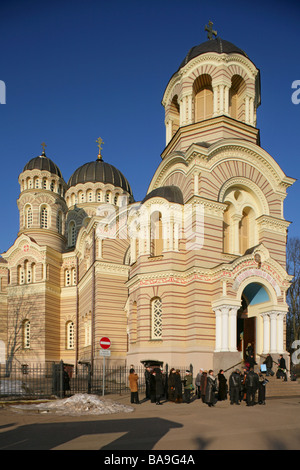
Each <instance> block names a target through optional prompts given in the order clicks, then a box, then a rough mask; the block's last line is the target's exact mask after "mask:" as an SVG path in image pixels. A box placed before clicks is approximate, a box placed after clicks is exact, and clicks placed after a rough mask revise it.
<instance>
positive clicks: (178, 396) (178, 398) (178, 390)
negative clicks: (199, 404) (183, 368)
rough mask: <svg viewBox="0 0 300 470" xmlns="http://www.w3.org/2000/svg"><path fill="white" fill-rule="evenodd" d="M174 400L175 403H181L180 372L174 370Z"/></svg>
mask: <svg viewBox="0 0 300 470" xmlns="http://www.w3.org/2000/svg"><path fill="white" fill-rule="evenodd" d="M174 398H175V403H182V382H181V376H180V370H179V369H176V371H175V378H174Z"/></svg>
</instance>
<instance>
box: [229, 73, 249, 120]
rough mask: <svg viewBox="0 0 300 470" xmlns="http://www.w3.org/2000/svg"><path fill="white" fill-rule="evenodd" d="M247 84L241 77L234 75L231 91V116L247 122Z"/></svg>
mask: <svg viewBox="0 0 300 470" xmlns="http://www.w3.org/2000/svg"><path fill="white" fill-rule="evenodd" d="M245 90H246V83H245V81H244V80H243V79H242V77H240V76H239V75H233V77H232V79H231V88H230V90H229V115H230V116H231V117H232V118H234V119H239V120H240V121H245V105H244V95H245Z"/></svg>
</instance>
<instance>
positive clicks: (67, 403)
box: [11, 393, 134, 416]
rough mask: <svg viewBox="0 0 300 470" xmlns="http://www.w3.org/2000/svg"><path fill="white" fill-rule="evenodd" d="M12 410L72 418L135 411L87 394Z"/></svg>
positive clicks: (16, 406)
mask: <svg viewBox="0 0 300 470" xmlns="http://www.w3.org/2000/svg"><path fill="white" fill-rule="evenodd" d="M11 408H13V409H15V410H16V411H35V412H39V413H55V414H59V415H71V416H82V415H103V414H113V413H124V412H125V413H131V412H132V411H134V408H133V407H132V406H127V405H122V404H121V403H118V402H115V401H112V400H108V399H104V398H100V397H99V396H97V395H89V394H85V393H82V394H77V395H73V396H72V397H69V398H64V399H61V400H55V401H51V402H46V403H37V404H30V405H14V406H12V407H11Z"/></svg>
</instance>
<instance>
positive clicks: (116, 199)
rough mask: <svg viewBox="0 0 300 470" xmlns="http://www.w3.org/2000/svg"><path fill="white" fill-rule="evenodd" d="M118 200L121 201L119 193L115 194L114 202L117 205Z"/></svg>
mask: <svg viewBox="0 0 300 470" xmlns="http://www.w3.org/2000/svg"><path fill="white" fill-rule="evenodd" d="M118 201H119V194H115V196H114V204H115V206H117V205H118Z"/></svg>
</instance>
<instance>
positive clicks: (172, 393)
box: [168, 367, 176, 401]
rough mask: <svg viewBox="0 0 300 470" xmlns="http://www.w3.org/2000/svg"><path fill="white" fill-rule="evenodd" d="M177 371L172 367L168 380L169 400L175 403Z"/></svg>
mask: <svg viewBox="0 0 300 470" xmlns="http://www.w3.org/2000/svg"><path fill="white" fill-rule="evenodd" d="M175 372H176V371H175V369H174V368H173V367H172V369H171V370H170V374H169V378H168V400H169V401H175V398H174V396H175Z"/></svg>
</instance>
